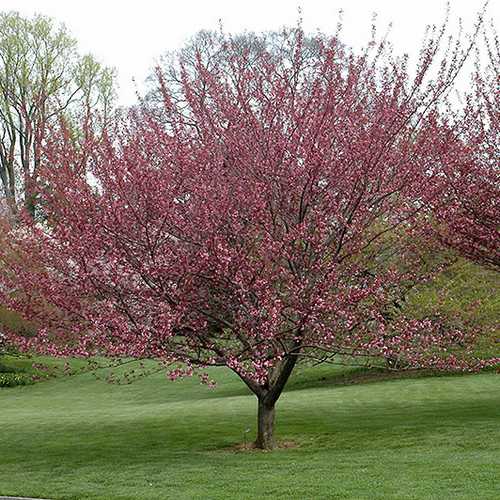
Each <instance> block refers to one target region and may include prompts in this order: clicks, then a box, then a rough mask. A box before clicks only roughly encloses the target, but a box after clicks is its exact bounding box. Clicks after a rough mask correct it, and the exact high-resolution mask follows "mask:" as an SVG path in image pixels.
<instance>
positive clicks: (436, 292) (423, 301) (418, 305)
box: [405, 259, 500, 356]
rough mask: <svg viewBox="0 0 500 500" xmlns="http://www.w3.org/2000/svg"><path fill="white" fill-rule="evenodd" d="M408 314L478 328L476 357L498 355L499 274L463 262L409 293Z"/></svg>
mask: <svg viewBox="0 0 500 500" xmlns="http://www.w3.org/2000/svg"><path fill="white" fill-rule="evenodd" d="M405 312H406V313H407V314H410V315H412V316H414V317H418V318H423V317H426V316H432V315H435V314H439V315H441V316H442V317H444V318H448V319H450V320H451V321H455V322H458V323H460V324H461V325H462V326H463V327H465V328H474V329H477V330H478V332H480V333H481V335H479V336H478V343H477V354H478V355H486V356H495V355H496V356H498V355H499V349H500V348H499V346H498V340H499V337H500V331H499V323H498V318H499V317H500V280H499V279H498V272H496V271H493V270H490V269H487V268H485V267H482V266H480V265H478V264H474V263H472V262H470V261H466V260H463V259H459V260H457V261H456V262H455V263H454V264H453V265H451V266H450V267H448V268H446V269H445V271H443V272H442V273H441V274H440V275H439V276H438V277H437V278H436V279H435V280H433V281H431V282H429V283H428V284H426V285H425V286H421V287H419V288H418V289H417V290H414V291H413V292H412V293H410V294H409V297H408V300H407V303H406V307H405Z"/></svg>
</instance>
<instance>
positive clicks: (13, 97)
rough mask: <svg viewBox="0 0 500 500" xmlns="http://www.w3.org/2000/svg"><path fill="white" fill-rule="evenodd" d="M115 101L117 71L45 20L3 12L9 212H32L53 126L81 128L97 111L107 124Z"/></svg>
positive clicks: (3, 151)
mask: <svg viewBox="0 0 500 500" xmlns="http://www.w3.org/2000/svg"><path fill="white" fill-rule="evenodd" d="M113 98H114V87H113V71H112V70H111V69H109V68H106V67H103V66H102V65H101V64H99V63H98V62H96V61H95V60H94V58H93V57H92V56H91V55H85V56H80V55H79V54H78V53H77V50H76V40H75V39H73V38H72V37H71V36H70V35H69V33H68V32H67V30H66V28H65V27H64V26H56V25H55V23H54V22H53V21H52V20H51V19H50V18H47V17H44V16H41V15H37V16H35V17H33V18H32V19H26V18H23V17H21V16H20V15H19V14H18V13H15V12H12V13H0V179H1V182H2V188H3V195H4V197H5V200H6V202H7V207H8V210H9V212H10V213H11V214H15V213H16V212H17V210H18V206H19V203H23V204H24V205H25V207H26V208H27V209H28V210H29V211H30V212H31V213H34V209H35V197H36V194H35V185H36V180H37V178H38V173H39V169H40V164H41V162H42V157H43V148H44V145H45V143H46V141H47V135H48V131H49V129H50V127H51V126H52V125H53V124H54V123H56V122H57V121H58V120H60V119H61V118H64V119H65V120H66V121H67V122H68V125H69V124H70V123H71V122H73V123H81V122H82V120H81V118H82V114H86V113H87V114H88V113H89V111H91V110H92V111H97V110H98V111H99V112H100V113H101V115H102V116H101V117H102V119H103V120H104V122H106V120H107V119H108V118H109V114H110V111H111V107H112V103H113Z"/></svg>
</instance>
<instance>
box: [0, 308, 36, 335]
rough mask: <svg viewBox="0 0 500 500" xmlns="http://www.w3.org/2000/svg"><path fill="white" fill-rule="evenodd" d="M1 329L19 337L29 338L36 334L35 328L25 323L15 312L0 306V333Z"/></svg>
mask: <svg viewBox="0 0 500 500" xmlns="http://www.w3.org/2000/svg"><path fill="white" fill-rule="evenodd" d="M2 327H3V328H8V329H9V330H12V331H14V332H16V333H18V334H20V335H27V336H31V335H34V334H35V332H36V328H35V326H34V325H33V324H32V323H30V322H28V321H25V320H24V319H23V318H22V317H21V316H19V314H17V313H16V312H14V311H10V310H9V309H6V308H5V307H2V306H0V331H1V330H2Z"/></svg>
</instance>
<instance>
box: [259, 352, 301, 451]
mask: <svg viewBox="0 0 500 500" xmlns="http://www.w3.org/2000/svg"><path fill="white" fill-rule="evenodd" d="M297 359H298V351H297V352H294V353H291V354H288V356H287V357H286V358H284V360H283V361H282V363H281V364H280V366H279V367H278V369H277V372H276V373H275V374H274V377H272V380H271V385H270V387H268V388H266V387H259V389H258V390H254V392H255V394H256V396H257V399H258V401H259V406H258V412H257V439H256V440H255V446H256V447H257V448H260V449H263V450H272V449H273V448H275V447H276V439H275V437H274V421H275V418H274V417H275V409H274V405H275V404H276V401H278V399H279V397H280V396H281V393H282V392H283V389H284V387H285V385H286V383H287V382H288V379H289V378H290V375H291V374H292V371H293V369H294V367H295V365H296V363H297ZM252 390H253V389H252Z"/></svg>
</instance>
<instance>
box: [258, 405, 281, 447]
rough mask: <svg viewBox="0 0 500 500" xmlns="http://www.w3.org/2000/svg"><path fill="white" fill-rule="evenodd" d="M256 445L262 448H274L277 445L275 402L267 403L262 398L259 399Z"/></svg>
mask: <svg viewBox="0 0 500 500" xmlns="http://www.w3.org/2000/svg"><path fill="white" fill-rule="evenodd" d="M255 446H256V447H257V448H260V449H262V450H272V449H273V448H275V447H276V440H275V439H274V404H272V405H269V404H266V403H265V402H264V401H262V400H261V399H259V410H258V414H257V439H256V441H255Z"/></svg>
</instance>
